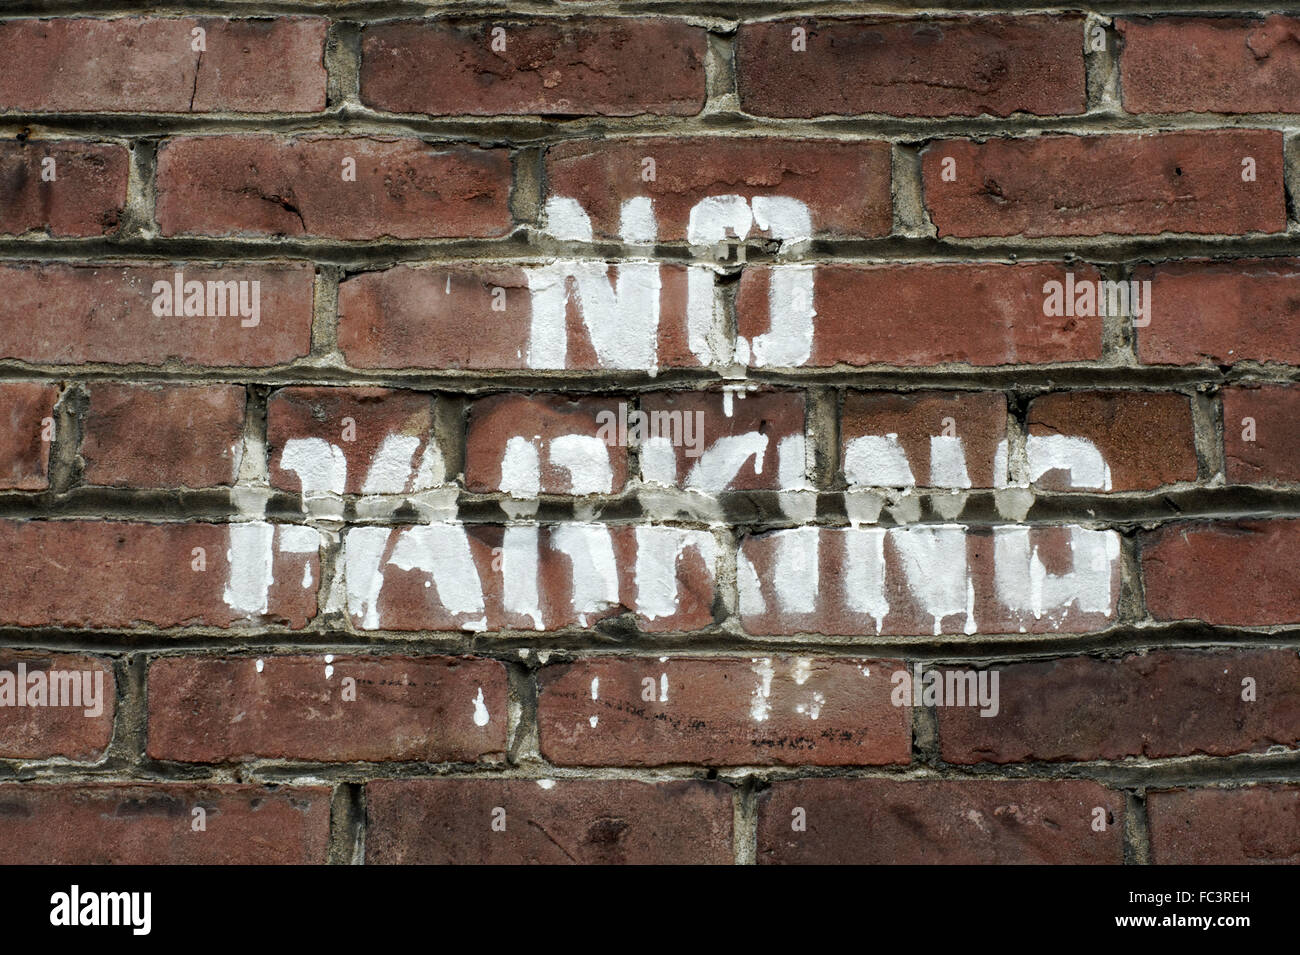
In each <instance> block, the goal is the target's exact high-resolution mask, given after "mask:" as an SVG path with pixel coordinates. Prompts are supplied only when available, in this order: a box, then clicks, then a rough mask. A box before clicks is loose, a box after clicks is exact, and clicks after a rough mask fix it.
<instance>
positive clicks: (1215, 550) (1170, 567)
mask: <svg viewBox="0 0 1300 955" xmlns="http://www.w3.org/2000/svg"><path fill="white" fill-rule="evenodd" d="M1297 547H1300V522H1297V521H1288V520H1271V521H1269V520H1264V521H1230V522H1228V521H1224V522H1213V523H1195V524H1169V525H1166V526H1165V527H1162V528H1160V529H1159V530H1158V531H1155V532H1153V533H1150V534H1146V535H1144V536H1143V538H1142V543H1141V555H1142V579H1143V582H1144V586H1145V590H1146V602H1147V610H1148V612H1150V614H1151V616H1153V617H1155V619H1157V620H1189V619H1195V620H1203V621H1205V622H1206V623H1212V624H1222V625H1225V626H1242V627H1262V626H1268V625H1270V624H1281V623H1296V622H1300V592H1298V591H1297V590H1296V587H1295V571H1294V565H1295V552H1296V549H1297Z"/></svg>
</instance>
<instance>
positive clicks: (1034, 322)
mask: <svg viewBox="0 0 1300 955" xmlns="http://www.w3.org/2000/svg"><path fill="white" fill-rule="evenodd" d="M1074 272H1075V273H1076V274H1078V275H1079V276H1080V277H1081V278H1085V277H1086V278H1090V279H1095V278H1096V276H1097V273H1096V270H1094V269H1091V268H1089V269H1078V268H1076V269H1074ZM774 274H776V270H775V269H773V268H768V267H751V268H747V269H745V271H744V273H743V274H742V276H741V279H740V291H739V293H738V296H737V300H736V322H737V334H738V335H739V336H740V337H741V338H742V339H743V342H742V345H744V348H745V349H748V348H749V345H748V343H750V342H753V341H754V340H755V339H756V338H757V337H758V336H760V335H766V334H769V333H775V334H779V335H780V336H781V337H785V336H787V335H789V334H790V332H789V331H784V330H782V331H778V332H773V329H772V327H771V326H772V313H773V303H772V278H773V275H774ZM1064 275H1065V270H1064V268H1062V267H1061V266H1059V265H956V264H954V265H887V266H865V267H864V266H842V265H830V266H818V267H817V268H816V270H815V271H814V272H813V273H812V287H813V292H812V305H813V308H814V309H815V311H816V317H815V319H814V321H813V324H812V340H811V342H809V343H808V344H807V355H808V357H807V360H806V364H809V365H814V366H828V365H837V364H845V365H855V366H860V365H907V366H912V365H940V364H945V363H947V362H964V363H967V364H971V365H1013V364H1026V365H1032V364H1044V363H1049V362H1066V361H1089V360H1095V359H1098V358H1100V357H1101V319H1100V318H1099V317H1097V316H1082V317H1079V316H1068V317H1067V316H1054V317H1049V316H1046V315H1045V314H1044V301H1045V298H1046V296H1045V295H1044V292H1043V286H1044V285H1045V284H1046V283H1047V282H1049V281H1063V280H1064ZM787 309H788V305H786V304H785V303H784V302H779V304H778V308H777V314H778V315H782V314H784V313H786V311H787ZM899 316H906V317H907V320H906V321H900V320H899ZM743 353H744V354H745V355H746V356H747V360H748V361H749V363H750V364H751V365H764V364H777V365H782V364H787V362H785V361H777V362H771V361H769V360H766V359H764V358H763V357H762V356H761V355H758V356H756V355H753V354H751V352H750V351H744V352H743Z"/></svg>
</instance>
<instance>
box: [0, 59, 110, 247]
mask: <svg viewBox="0 0 1300 955" xmlns="http://www.w3.org/2000/svg"><path fill="white" fill-rule="evenodd" d="M20 59H25V55H24V57H22V58H20ZM10 75H13V74H10ZM129 165H130V158H129V155H128V153H127V151H126V148H125V147H123V146H118V145H113V144H110V143H95V142H84V141H77V140H57V141H56V140H47V141H42V140H30V139H19V140H18V141H9V142H3V143H0V234H4V235H22V234H24V233H27V232H36V233H44V234H46V235H49V236H52V237H59V238H64V237H95V236H102V235H113V234H115V233H117V232H118V231H119V229H120V228H121V225H122V215H123V212H124V210H125V208H126V187H127V178H128V168H129Z"/></svg>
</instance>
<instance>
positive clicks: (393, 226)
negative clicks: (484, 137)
mask: <svg viewBox="0 0 1300 955" xmlns="http://www.w3.org/2000/svg"><path fill="white" fill-rule="evenodd" d="M349 159H350V160H355V173H356V179H355V181H349V180H347V179H345V178H344V176H345V174H346V172H347V169H348V166H347V160H349ZM509 198H510V158H509V156H508V155H507V154H506V152H505V150H503V149H476V148H472V147H467V146H448V147H440V146H430V145H428V144H426V143H424V142H421V141H420V140H418V139H398V138H394V137H360V136H358V137H344V136H303V137H299V138H296V139H286V138H281V137H277V136H259V135H232V136H198V137H181V138H177V139H171V140H168V141H167V142H165V143H163V144H162V145H161V146H160V147H159V148H158V206H157V219H158V225H159V227H160V228H161V230H162V232H163V234H164V235H187V234H189V235H212V236H240V235H250V236H256V235H277V236H284V235H291V236H321V237H323V238H332V239H380V238H394V239H441V238H479V237H487V236H500V235H504V234H505V233H506V232H508V231H509V229H510V210H509V207H508V202H509Z"/></svg>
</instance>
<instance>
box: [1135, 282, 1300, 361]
mask: <svg viewBox="0 0 1300 955" xmlns="http://www.w3.org/2000/svg"><path fill="white" fill-rule="evenodd" d="M1134 278H1136V279H1138V280H1141V281H1149V282H1150V283H1151V296H1150V300H1151V324H1150V325H1149V326H1147V327H1145V328H1138V329H1137V351H1138V358H1139V359H1140V360H1141V361H1142V362H1143V363H1144V364H1148V365H1195V364H1203V363H1214V364H1219V365H1232V364H1235V363H1236V362H1239V361H1261V362H1283V363H1287V364H1292V365H1296V364H1300V335H1297V334H1296V329H1297V328H1298V327H1300V309H1298V308H1297V307H1296V305H1297V303H1296V296H1295V282H1296V280H1297V278H1300V267H1298V265H1297V260H1296V259H1268V260H1239V261H1233V262H1206V261H1193V262H1174V263H1168V264H1163V265H1158V266H1142V267H1140V268H1138V269H1136V270H1135V272H1134Z"/></svg>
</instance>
